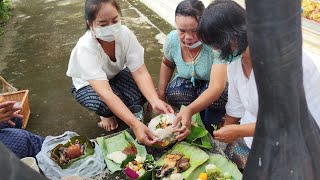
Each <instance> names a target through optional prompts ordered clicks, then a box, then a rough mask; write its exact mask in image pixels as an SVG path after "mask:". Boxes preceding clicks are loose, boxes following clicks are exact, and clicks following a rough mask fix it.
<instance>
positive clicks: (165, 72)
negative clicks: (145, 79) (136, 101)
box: [158, 62, 174, 94]
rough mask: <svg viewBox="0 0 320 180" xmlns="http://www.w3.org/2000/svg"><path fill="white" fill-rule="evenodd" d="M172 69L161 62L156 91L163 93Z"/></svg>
mask: <svg viewBox="0 0 320 180" xmlns="http://www.w3.org/2000/svg"><path fill="white" fill-rule="evenodd" d="M173 71H174V69H173V68H171V67H169V66H167V65H166V64H165V63H163V62H162V63H161V68H160V79H159V84H158V91H159V93H160V94H164V93H165V92H166V89H167V85H168V83H169V81H170V79H171V77H172V74H173Z"/></svg>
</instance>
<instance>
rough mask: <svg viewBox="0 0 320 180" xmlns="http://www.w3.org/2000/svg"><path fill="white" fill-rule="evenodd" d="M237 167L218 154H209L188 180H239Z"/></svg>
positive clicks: (240, 175)
mask: <svg viewBox="0 0 320 180" xmlns="http://www.w3.org/2000/svg"><path fill="white" fill-rule="evenodd" d="M241 179H242V174H241V172H240V171H239V169H238V167H237V166H236V165H235V164H234V163H232V162H231V161H229V160H228V159H226V157H224V156H222V155H219V154H212V153H209V159H208V160H207V161H206V162H205V163H204V164H202V165H201V166H199V167H197V169H196V170H195V171H194V172H193V174H192V176H191V178H190V180H241Z"/></svg>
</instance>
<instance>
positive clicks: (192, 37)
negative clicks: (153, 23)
mask: <svg viewBox="0 0 320 180" xmlns="http://www.w3.org/2000/svg"><path fill="white" fill-rule="evenodd" d="M176 27H177V30H178V35H179V39H180V42H182V43H183V44H185V45H188V46H191V45H193V44H194V43H196V42H198V41H199V39H198V36H197V28H198V22H197V20H196V19H195V18H194V17H191V16H181V15H178V16H176Z"/></svg>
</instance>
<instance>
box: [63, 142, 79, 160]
mask: <svg viewBox="0 0 320 180" xmlns="http://www.w3.org/2000/svg"><path fill="white" fill-rule="evenodd" d="M66 156H67V157H68V158H69V159H74V158H77V157H80V156H81V149H80V146H77V145H73V144H71V145H70V146H69V147H68V148H67V150H66Z"/></svg>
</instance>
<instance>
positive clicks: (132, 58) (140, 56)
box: [126, 29, 144, 72]
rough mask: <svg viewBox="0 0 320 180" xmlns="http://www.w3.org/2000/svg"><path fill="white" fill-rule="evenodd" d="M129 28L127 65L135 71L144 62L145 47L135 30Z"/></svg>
mask: <svg viewBox="0 0 320 180" xmlns="http://www.w3.org/2000/svg"><path fill="white" fill-rule="evenodd" d="M127 30H128V35H127V38H128V41H127V43H128V46H127V52H126V66H127V67H128V68H129V70H130V72H134V71H136V70H137V69H138V68H139V67H141V66H142V65H143V64H144V49H143V47H142V46H141V45H140V43H139V41H138V39H137V38H136V36H135V35H134V34H133V32H132V31H130V30H129V29H127Z"/></svg>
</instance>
